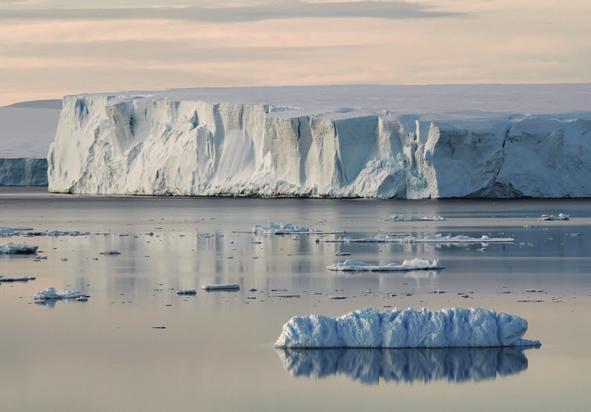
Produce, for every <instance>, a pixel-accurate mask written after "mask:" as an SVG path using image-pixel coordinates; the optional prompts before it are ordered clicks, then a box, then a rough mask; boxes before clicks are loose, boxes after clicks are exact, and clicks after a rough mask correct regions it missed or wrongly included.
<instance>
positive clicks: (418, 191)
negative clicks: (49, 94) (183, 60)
mask: <svg viewBox="0 0 591 412" xmlns="http://www.w3.org/2000/svg"><path fill="white" fill-rule="evenodd" d="M210 100H211V101H216V100H215V99H214V98H211V99H210ZM218 100H220V99H218ZM221 100H223V99H221ZM244 100H245V101H246V102H247V103H237V102H235V101H227V102H222V103H209V102H207V101H204V100H201V99H199V97H198V96H197V97H191V98H188V97H186V96H184V97H183V96H180V97H176V98H174V97H171V96H168V95H140V96H132V95H127V96H110V95H83V96H70V97H66V98H65V99H64V105H63V109H62V113H61V117H60V121H59V125H58V130H57V134H56V137H55V141H54V143H53V144H52V146H51V148H50V151H49V156H48V162H49V172H48V173H49V190H50V191H52V192H70V193H89V194H137V195H198V196H218V195H234V196H313V197H378V198H406V199H421V198H446V197H521V196H530V197H583V196H591V179H588V178H587V177H588V176H589V173H590V171H591V166H590V165H591V115H589V116H587V115H585V114H579V115H564V114H563V115H556V116H548V115H503V114H494V115H491V114H484V113H459V114H456V115H404V114H401V112H400V111H398V112H392V111H388V110H381V111H377V110H376V109H375V108H372V109H363V108H362V109H359V108H341V109H335V108H330V109H329V110H328V111H322V110H319V109H318V108H317V107H316V108H315V110H308V111H306V110H305V108H304V109H302V108H301V107H291V106H281V105H279V104H277V105H269V104H259V103H248V102H249V99H248V98H244ZM298 103H300V102H299V101H298ZM384 107H385V109H387V108H388V106H387V105H384ZM345 109H346V110H345Z"/></svg>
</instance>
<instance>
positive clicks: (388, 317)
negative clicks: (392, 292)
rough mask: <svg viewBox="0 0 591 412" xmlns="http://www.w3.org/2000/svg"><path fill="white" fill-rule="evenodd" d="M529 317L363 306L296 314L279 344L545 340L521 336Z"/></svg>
mask: <svg viewBox="0 0 591 412" xmlns="http://www.w3.org/2000/svg"><path fill="white" fill-rule="evenodd" d="M527 326H528V325H527V320H525V319H523V318H521V317H519V316H514V315H509V314H506V313H497V312H496V311H494V310H490V309H481V308H477V309H474V308H471V309H464V308H448V309H442V310H440V311H431V310H427V309H424V308H423V309H421V310H414V309H411V308H409V309H405V310H398V309H394V310H392V311H384V312H379V311H377V310H376V309H363V310H356V311H354V312H350V313H347V314H345V315H343V316H341V317H338V318H336V319H335V318H330V317H327V316H322V315H308V316H294V317H292V318H291V319H290V320H289V321H288V322H287V323H285V324H284V325H283V330H282V332H281V335H280V336H279V338H277V341H276V342H275V346H276V347H278V348H463V347H504V346H540V345H541V343H540V342H539V341H530V340H526V339H522V337H523V335H524V334H525V332H526V331H527Z"/></svg>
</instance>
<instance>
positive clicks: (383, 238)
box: [316, 233, 515, 243]
mask: <svg viewBox="0 0 591 412" xmlns="http://www.w3.org/2000/svg"><path fill="white" fill-rule="evenodd" d="M514 241H515V239H513V238H512V237H488V236H486V235H482V236H480V237H473V236H466V235H456V236H454V235H443V234H441V233H438V234H435V235H433V236H425V237H416V236H399V235H396V236H392V235H375V236H373V237H364V238H350V237H341V238H335V239H316V242H318V243H325V242H326V243H513V242H514Z"/></svg>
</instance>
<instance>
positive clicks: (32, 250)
mask: <svg viewBox="0 0 591 412" xmlns="http://www.w3.org/2000/svg"><path fill="white" fill-rule="evenodd" d="M37 249H39V246H35V245H27V244H25V243H9V244H7V245H0V255H34V254H36V253H37Z"/></svg>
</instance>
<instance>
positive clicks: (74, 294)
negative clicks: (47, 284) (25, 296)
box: [34, 288, 88, 301]
mask: <svg viewBox="0 0 591 412" xmlns="http://www.w3.org/2000/svg"><path fill="white" fill-rule="evenodd" d="M34 297H35V300H65V299H76V300H81V301H85V300H86V299H88V295H86V294H84V293H82V292H80V291H79V290H64V291H63V292H58V291H57V290H56V289H55V288H47V289H44V290H42V291H41V292H37V293H36V294H35V296H34Z"/></svg>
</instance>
